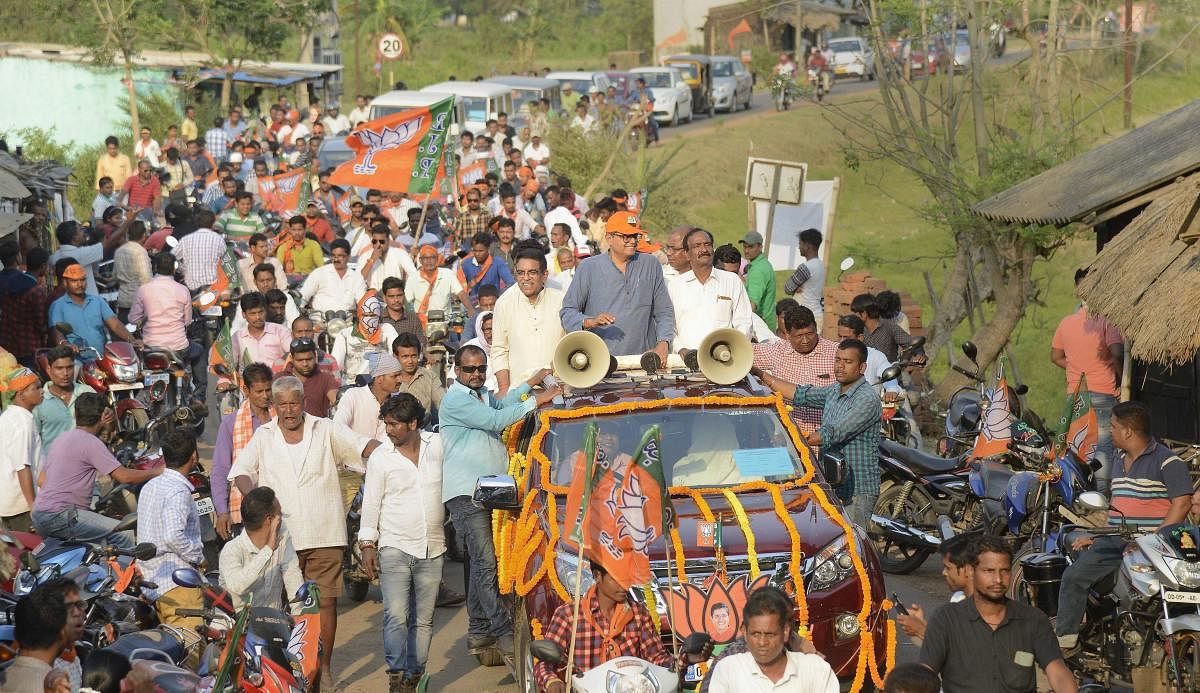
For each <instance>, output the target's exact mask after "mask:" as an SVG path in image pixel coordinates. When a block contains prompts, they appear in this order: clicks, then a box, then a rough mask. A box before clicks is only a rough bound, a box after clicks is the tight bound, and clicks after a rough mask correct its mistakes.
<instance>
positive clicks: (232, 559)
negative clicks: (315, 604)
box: [220, 486, 304, 611]
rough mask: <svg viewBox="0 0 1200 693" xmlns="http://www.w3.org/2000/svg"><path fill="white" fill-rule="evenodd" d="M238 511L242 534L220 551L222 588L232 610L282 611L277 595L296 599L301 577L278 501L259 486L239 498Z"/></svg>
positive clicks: (280, 599)
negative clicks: (251, 607) (244, 607)
mask: <svg viewBox="0 0 1200 693" xmlns="http://www.w3.org/2000/svg"><path fill="white" fill-rule="evenodd" d="M241 507H242V529H243V530H244V531H243V532H242V533H241V534H239V535H237V536H236V537H234V538H233V539H230V540H229V543H228V544H226V545H225V548H223V549H221V578H220V579H221V587H223V588H225V590H226V591H227V592H229V596H230V597H231V598H232V599H233V607H234V608H235V609H240V608H242V605H243V604H245V603H246V602H251V603H252V604H254V606H261V607H264V608H267V609H279V610H280V611H282V610H284V608H285V607H284V604H283V599H282V598H281V597H280V594H281V593H283V594H287V595H288V598H289V599H290V598H291V597H293V596H295V594H296V592H297V591H298V590H299V589H300V585H302V584H304V576H303V575H301V574H300V559H299V558H297V557H296V549H295V547H293V546H292V539H291V537H290V536H288V534H287V532H286V531H284V529H283V510H282V509H281V508H280V507H279V499H277V498H276V497H275V492H274V491H272V490H271V489H270V488H269V487H267V486H259V487H258V488H256V489H254V490H253V491H251V492H250V493H247V494H246V496H245V497H244V498H242V506H241ZM251 600H253V601H251Z"/></svg>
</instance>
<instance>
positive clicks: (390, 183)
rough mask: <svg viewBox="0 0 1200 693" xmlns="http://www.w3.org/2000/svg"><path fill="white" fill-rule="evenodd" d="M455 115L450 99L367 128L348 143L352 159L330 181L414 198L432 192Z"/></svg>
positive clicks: (383, 119)
mask: <svg viewBox="0 0 1200 693" xmlns="http://www.w3.org/2000/svg"><path fill="white" fill-rule="evenodd" d="M453 110H454V98H453V97H450V98H447V99H444V100H442V101H439V102H437V103H435V104H433V105H432V106H428V107H425V108H413V109H409V110H407V111H401V112H400V113H393V114H391V115H386V116H383V117H381V118H376V119H375V120H372V121H369V122H366V123H363V124H362V125H360V126H358V128H356V129H355V130H354V131H353V132H351V133H350V136H349V137H347V138H346V146H348V147H350V148H351V149H353V150H354V152H355V156H354V158H353V159H351V160H350V161H347V162H346V163H344V164H342V165H340V166H338V167H337V168H336V169H334V171H333V174H332V175H330V176H329V182H330V183H333V184H335V185H359V186H363V187H367V188H383V189H385V190H399V191H403V192H411V193H428V192H431V191H433V190H434V188H435V185H436V183H437V179H438V175H439V173H440V171H441V169H442V162H443V150H444V149H445V146H446V135H447V133H448V132H449V129H450V121H451V119H452V113H453Z"/></svg>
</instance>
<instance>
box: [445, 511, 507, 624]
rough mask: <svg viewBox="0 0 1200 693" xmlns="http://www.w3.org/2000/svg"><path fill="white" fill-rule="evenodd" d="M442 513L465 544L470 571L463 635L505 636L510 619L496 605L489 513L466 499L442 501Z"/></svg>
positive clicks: (490, 517) (494, 561)
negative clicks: (465, 622)
mask: <svg viewBox="0 0 1200 693" xmlns="http://www.w3.org/2000/svg"><path fill="white" fill-rule="evenodd" d="M446 512H448V513H450V521H451V522H453V523H454V531H455V533H456V534H457V535H458V536H459V538H460V539H461V540H462V541H463V542H465V543H466V546H467V555H468V556H469V560H470V563H471V572H470V574H469V575H468V578H469V580H468V584H467V618H468V625H467V635H471V636H484V635H489V634H490V635H495V636H497V637H499V636H501V635H508V634H509V633H512V632H513V624H512V617H511V616H509V615H508V610H507V609H505V608H504V605H503V604H502V603H500V590H499V588H498V587H497V583H496V547H495V546H493V545H492V512H491V511H490V510H487V509H485V508H483V507H481V506H478V505H476V504H475V501H473V500H471V497H470V496H455V497H454V498H451V499H450V500H448V501H446Z"/></svg>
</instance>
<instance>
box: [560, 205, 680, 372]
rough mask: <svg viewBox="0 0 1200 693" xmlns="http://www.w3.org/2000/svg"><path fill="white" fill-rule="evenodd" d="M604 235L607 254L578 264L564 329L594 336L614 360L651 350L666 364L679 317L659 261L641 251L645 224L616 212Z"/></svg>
mask: <svg viewBox="0 0 1200 693" xmlns="http://www.w3.org/2000/svg"><path fill="white" fill-rule="evenodd" d="M606 229H607V239H608V243H609V249H608V252H607V253H604V254H603V255H598V256H595V257H591V258H588V259H587V260H584V261H583V262H582V263H580V265H579V267H578V269H577V270H576V272H575V279H574V280H573V281H572V282H571V288H570V289H568V290H567V295H566V297H565V298H564V299H563V307H562V311H561V313H560V317H561V318H562V323H563V329H565V330H567V331H568V332H574V331H576V330H591V331H593V332H595V333H596V334H597V335H599V336H600V338H601V339H603V340H604V342H605V344H607V345H608V350H609V352H611V353H612V354H613V355H614V356H623V355H628V354H641V353H643V352H646V351H650V350H653V352H654V353H655V354H657V355H658V360H659V363H660V364H663V363H666V360H667V348H668V345H669V344H670V342H671V340H672V339H674V338H675V311H674V308H673V307H672V305H671V297H670V295H669V294H668V293H667V284H666V282H665V281H664V280H663V274H662V269H661V268H660V267H659V264H658V261H657V260H655V259H654V257H652V256H650V255H646V254H644V253H639V252H638V251H637V246H638V243H639V242H640V241H641V240H642V238H643V237H644V236H645V233H646V232H645V229H643V228H642V227H641V220H640V218H639V217H638V216H637V215H634V214H630V213H629V212H617V213H616V214H613V215H612V216H611V217H609V219H608V224H607V227H606Z"/></svg>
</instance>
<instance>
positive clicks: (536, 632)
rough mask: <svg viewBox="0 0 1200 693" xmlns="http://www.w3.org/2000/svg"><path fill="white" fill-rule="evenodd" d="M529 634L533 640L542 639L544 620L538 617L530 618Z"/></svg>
mask: <svg viewBox="0 0 1200 693" xmlns="http://www.w3.org/2000/svg"><path fill="white" fill-rule="evenodd" d="M529 635H530V639H531V640H541V639H542V622H541V621H539V620H537V619H536V618H531V619H529Z"/></svg>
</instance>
